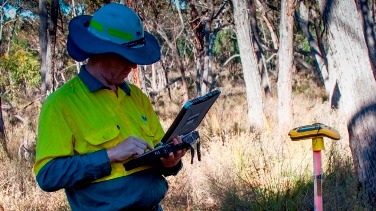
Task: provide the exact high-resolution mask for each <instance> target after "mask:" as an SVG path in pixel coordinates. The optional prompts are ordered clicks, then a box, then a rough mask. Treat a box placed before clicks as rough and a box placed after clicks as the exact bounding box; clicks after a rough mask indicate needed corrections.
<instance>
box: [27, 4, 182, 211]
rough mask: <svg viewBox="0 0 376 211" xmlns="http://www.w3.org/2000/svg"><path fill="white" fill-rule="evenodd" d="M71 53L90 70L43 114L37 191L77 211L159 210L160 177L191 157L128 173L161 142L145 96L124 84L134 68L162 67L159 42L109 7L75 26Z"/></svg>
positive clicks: (123, 11) (128, 13)
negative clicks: (60, 194) (61, 198)
mask: <svg viewBox="0 0 376 211" xmlns="http://www.w3.org/2000/svg"><path fill="white" fill-rule="evenodd" d="M67 50H68V53H69V55H70V56H71V57H72V58H73V59H75V60H76V61H85V60H87V63H86V65H83V66H82V67H81V70H80V72H79V74H78V76H76V77H74V78H73V79H71V80H70V81H68V82H67V83H66V84H64V85H63V86H62V87H60V88H59V89H58V90H57V91H55V92H54V93H51V94H50V95H49V97H48V98H47V99H46V101H45V102H44V104H43V106H42V109H41V113H40V117H39V118H40V119H39V125H38V139H37V153H36V162H35V164H34V173H35V175H36V180H37V182H38V184H39V186H40V187H41V188H42V189H43V190H45V191H56V190H59V189H62V188H64V189H65V192H66V195H67V198H68V201H69V204H70V206H71V208H72V210H91V211H93V210H111V211H112V210H162V208H161V206H160V204H159V203H160V201H161V200H162V199H163V198H164V196H165V194H166V192H167V189H168V184H167V181H166V180H165V178H164V177H163V176H169V175H176V174H177V173H178V171H179V170H180V169H181V167H182V162H181V157H182V156H184V155H185V153H186V150H180V151H177V152H175V153H170V155H169V156H168V157H164V158H161V161H160V163H158V164H155V165H150V166H142V167H138V168H135V169H132V170H130V171H126V170H125V169H124V167H123V163H125V162H127V161H129V160H130V159H132V158H134V157H137V156H140V155H142V154H143V153H144V152H145V150H152V149H153V147H155V146H156V145H157V144H158V143H159V140H160V139H161V138H162V136H163V135H164V131H163V128H162V126H161V124H160V122H159V120H158V117H157V115H156V114H155V112H154V110H153V107H152V105H151V103H150V101H149V99H148V98H147V96H146V95H145V94H144V93H142V91H141V90H140V89H139V88H137V87H136V86H134V85H132V84H127V83H126V82H125V81H124V79H125V78H126V77H127V76H128V74H129V73H130V71H131V70H132V68H135V67H136V65H137V64H140V65H147V64H152V63H154V62H157V61H158V60H159V59H160V47H159V45H158V42H157V40H156V39H155V38H154V37H153V36H152V35H151V34H149V33H148V32H144V30H143V26H142V22H141V20H140V18H139V17H138V15H137V14H136V13H135V12H134V11H132V10H131V9H129V8H128V7H126V6H125V5H121V4H116V3H110V4H107V5H105V6H104V7H102V8H100V9H99V10H98V11H97V12H96V13H95V14H94V15H93V16H88V15H82V16H78V17H76V18H73V19H72V20H71V22H70V23H69V35H68V41H67ZM180 142H181V139H180V138H179V137H176V138H174V139H173V143H174V144H177V143H180Z"/></svg>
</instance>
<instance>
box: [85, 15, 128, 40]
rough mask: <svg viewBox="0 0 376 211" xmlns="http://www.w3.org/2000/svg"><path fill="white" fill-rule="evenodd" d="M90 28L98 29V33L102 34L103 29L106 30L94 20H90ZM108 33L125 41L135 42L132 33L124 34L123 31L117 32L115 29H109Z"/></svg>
mask: <svg viewBox="0 0 376 211" xmlns="http://www.w3.org/2000/svg"><path fill="white" fill-rule="evenodd" d="M90 26H91V27H92V28H94V29H96V30H97V31H100V32H102V31H103V29H104V26H103V24H101V23H99V22H97V21H95V20H93V19H91V20H90ZM107 33H108V34H109V35H112V36H114V37H117V38H121V39H124V40H128V41H131V40H133V35H132V34H131V33H127V32H123V31H120V30H117V29H114V28H108V29H107Z"/></svg>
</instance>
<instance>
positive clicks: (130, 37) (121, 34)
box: [107, 28, 133, 41]
mask: <svg viewBox="0 0 376 211" xmlns="http://www.w3.org/2000/svg"><path fill="white" fill-rule="evenodd" d="M107 32H108V34H110V35H112V36H115V37H118V38H122V39H125V40H128V41H130V40H133V35H132V34H131V33H127V32H123V31H120V30H117V29H113V28H109V29H108V30H107Z"/></svg>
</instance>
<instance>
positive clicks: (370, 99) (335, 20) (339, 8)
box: [320, 0, 376, 207]
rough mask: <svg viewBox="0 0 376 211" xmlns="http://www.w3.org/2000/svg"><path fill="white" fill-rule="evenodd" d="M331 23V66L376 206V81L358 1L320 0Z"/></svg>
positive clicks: (359, 168) (363, 183) (362, 180)
mask: <svg viewBox="0 0 376 211" xmlns="http://www.w3.org/2000/svg"><path fill="white" fill-rule="evenodd" d="M320 3H321V4H320V8H321V11H322V14H323V17H324V22H325V25H326V27H327V30H326V35H327V38H328V52H327V59H328V68H329V69H333V70H335V72H336V73H337V80H338V88H339V91H340V93H341V100H340V104H339V109H340V111H341V112H342V113H343V114H344V116H345V118H346V120H347V129H348V132H349V141H350V148H351V152H352V156H353V159H354V166H355V169H356V172H357V175H358V180H359V184H360V187H362V188H364V190H365V191H366V193H367V195H368V200H369V202H370V206H372V207H376V201H375V199H376V142H375V140H376V92H375V91H374V90H376V82H375V79H374V77H373V72H372V62H371V61H370V59H369V55H368V50H367V45H366V42H365V38H364V32H363V27H362V22H361V17H360V14H361V13H360V12H359V11H357V8H356V3H355V2H354V1H342V0H333V1H320Z"/></svg>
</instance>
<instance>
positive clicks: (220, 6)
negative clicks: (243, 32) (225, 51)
mask: <svg viewBox="0 0 376 211" xmlns="http://www.w3.org/2000/svg"><path fill="white" fill-rule="evenodd" d="M186 2H187V4H188V7H189V26H190V31H191V34H192V37H191V41H192V43H193V45H194V49H193V50H194V51H193V52H194V56H195V62H196V92H197V95H204V94H206V93H207V92H208V91H209V89H210V87H212V84H213V83H214V82H215V81H214V77H213V68H212V66H213V46H214V40H215V39H216V37H217V34H218V32H219V31H221V30H222V29H224V28H226V27H228V26H229V25H230V24H231V22H230V23H229V22H228V21H227V17H228V15H229V13H228V11H230V10H229V9H230V4H229V3H230V1H228V0H223V1H217V0H207V1H196V0H190V1H186Z"/></svg>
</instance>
